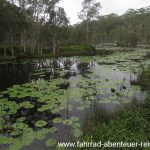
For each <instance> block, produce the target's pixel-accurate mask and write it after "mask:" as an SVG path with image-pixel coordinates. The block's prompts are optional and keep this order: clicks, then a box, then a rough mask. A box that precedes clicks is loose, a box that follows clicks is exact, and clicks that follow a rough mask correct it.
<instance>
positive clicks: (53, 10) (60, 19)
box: [47, 0, 69, 55]
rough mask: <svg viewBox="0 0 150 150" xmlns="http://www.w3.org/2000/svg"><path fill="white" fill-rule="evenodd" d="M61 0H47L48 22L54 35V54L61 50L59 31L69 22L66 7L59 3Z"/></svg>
mask: <svg viewBox="0 0 150 150" xmlns="http://www.w3.org/2000/svg"><path fill="white" fill-rule="evenodd" d="M59 1H60V0H51V1H49V0H48V1H47V13H48V15H49V16H48V22H47V23H48V27H49V31H50V33H51V36H52V45H53V47H52V49H53V54H54V55H56V54H57V53H58V52H59V31H60V30H61V28H63V27H65V26H67V25H68V23H69V21H68V18H67V17H66V13H65V11H64V8H62V7H59V6H58V5H57V4H58V3H59Z"/></svg>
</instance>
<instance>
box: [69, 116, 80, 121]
mask: <svg viewBox="0 0 150 150" xmlns="http://www.w3.org/2000/svg"><path fill="white" fill-rule="evenodd" d="M71 120H72V121H73V122H76V121H79V117H75V116H73V117H71Z"/></svg>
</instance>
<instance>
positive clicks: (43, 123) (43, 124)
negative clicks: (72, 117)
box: [35, 120, 47, 128]
mask: <svg viewBox="0 0 150 150" xmlns="http://www.w3.org/2000/svg"><path fill="white" fill-rule="evenodd" d="M46 125H47V122H46V121H44V120H39V121H37V122H36V123H35V126H36V127H39V128H41V127H44V126H46Z"/></svg>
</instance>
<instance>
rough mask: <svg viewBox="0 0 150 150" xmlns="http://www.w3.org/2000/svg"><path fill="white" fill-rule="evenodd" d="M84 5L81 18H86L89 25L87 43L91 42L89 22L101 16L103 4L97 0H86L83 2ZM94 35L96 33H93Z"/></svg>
mask: <svg viewBox="0 0 150 150" xmlns="http://www.w3.org/2000/svg"><path fill="white" fill-rule="evenodd" d="M82 7H83V8H82V10H81V12H80V14H79V18H80V19H82V20H85V21H86V23H87V27H86V28H87V32H86V34H87V36H86V38H87V39H86V40H87V43H89V23H90V22H91V21H93V20H94V19H96V18H97V17H98V16H99V10H100V9H101V4H100V2H96V1H95V0H84V1H83V2H82ZM93 28H94V26H93ZM93 31H94V29H93ZM93 36H94V33H93ZM93 38H94V37H93Z"/></svg>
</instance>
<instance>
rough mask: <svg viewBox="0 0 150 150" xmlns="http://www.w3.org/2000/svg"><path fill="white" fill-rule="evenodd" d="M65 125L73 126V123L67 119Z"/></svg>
mask: <svg viewBox="0 0 150 150" xmlns="http://www.w3.org/2000/svg"><path fill="white" fill-rule="evenodd" d="M63 124H65V125H72V124H73V121H72V120H69V119H66V120H64V121H63Z"/></svg>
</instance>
